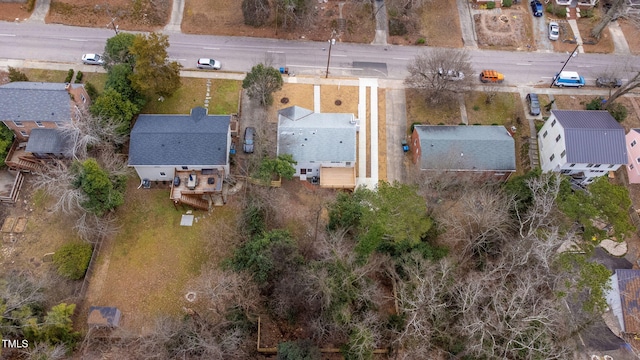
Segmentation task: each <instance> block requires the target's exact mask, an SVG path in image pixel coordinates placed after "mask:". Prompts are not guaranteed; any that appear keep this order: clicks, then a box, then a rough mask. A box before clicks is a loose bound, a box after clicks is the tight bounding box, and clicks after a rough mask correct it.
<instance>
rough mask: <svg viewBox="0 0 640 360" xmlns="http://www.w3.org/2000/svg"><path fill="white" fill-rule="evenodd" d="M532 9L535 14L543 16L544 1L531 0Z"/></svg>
mask: <svg viewBox="0 0 640 360" xmlns="http://www.w3.org/2000/svg"><path fill="white" fill-rule="evenodd" d="M531 10H532V11H533V16H535V17H541V16H542V11H543V10H542V3H541V2H540V1H538V0H532V1H531Z"/></svg>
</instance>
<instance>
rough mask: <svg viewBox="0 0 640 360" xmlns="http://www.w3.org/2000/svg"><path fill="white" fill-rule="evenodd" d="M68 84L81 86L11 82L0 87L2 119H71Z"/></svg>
mask: <svg viewBox="0 0 640 360" xmlns="http://www.w3.org/2000/svg"><path fill="white" fill-rule="evenodd" d="M68 86H69V87H71V88H79V87H81V85H71V84H64V83H43V82H12V83H8V84H5V85H2V86H0V120H2V121H53V122H66V121H71V115H70V113H71V105H70V96H69V88H68Z"/></svg>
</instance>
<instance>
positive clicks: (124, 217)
mask: <svg viewBox="0 0 640 360" xmlns="http://www.w3.org/2000/svg"><path fill="white" fill-rule="evenodd" d="M138 184H139V180H138V179H137V177H135V176H134V177H132V178H131V179H130V181H129V183H128V189H127V193H126V195H125V199H126V200H125V204H124V205H123V206H121V207H120V208H119V209H118V210H117V217H118V219H119V223H120V226H121V227H120V229H119V231H118V234H117V235H116V236H115V238H113V239H110V240H109V241H108V242H107V243H105V246H104V247H103V249H102V251H101V254H100V261H99V262H98V264H97V266H96V268H95V272H94V275H93V277H92V279H91V287H90V289H89V293H88V296H87V298H88V300H87V303H88V304H93V305H95V304H107V305H109V306H117V307H118V308H119V309H120V310H121V311H122V312H123V314H124V317H125V318H126V319H127V320H126V324H125V327H126V328H127V329H128V330H130V331H134V332H145V331H148V330H150V328H151V326H152V325H153V321H154V319H155V318H156V317H157V316H159V315H167V316H179V315H180V314H181V311H182V308H183V307H184V306H188V305H187V304H188V303H187V302H186V300H185V298H184V296H185V294H186V292H188V291H189V290H190V289H187V288H186V284H187V283H188V282H189V280H191V279H193V278H194V277H196V276H198V274H199V273H200V269H201V268H202V265H203V264H205V263H206V262H207V261H208V260H215V261H216V262H219V261H220V260H221V259H222V258H223V257H224V256H227V255H228V249H229V247H230V246H229V243H228V241H229V239H231V238H236V235H235V233H234V232H235V224H236V221H237V220H236V211H235V210H234V208H233V207H232V206H229V205H226V206H223V207H218V208H215V210H213V212H212V213H211V214H208V213H206V212H202V211H195V212H194V214H195V216H196V219H197V221H195V222H194V223H193V226H191V227H187V226H180V219H181V216H182V214H184V212H185V211H184V210H183V209H181V208H179V210H176V208H174V206H173V204H172V202H171V200H169V190H168V189H150V190H144V189H137V186H138Z"/></svg>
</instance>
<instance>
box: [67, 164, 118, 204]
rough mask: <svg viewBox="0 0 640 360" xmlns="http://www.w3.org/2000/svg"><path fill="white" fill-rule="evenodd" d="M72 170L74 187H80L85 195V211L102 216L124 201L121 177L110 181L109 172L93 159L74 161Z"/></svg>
mask: <svg viewBox="0 0 640 360" xmlns="http://www.w3.org/2000/svg"><path fill="white" fill-rule="evenodd" d="M73 171H74V172H75V174H76V178H75V183H74V185H75V187H76V188H79V189H81V190H82V192H83V193H84V195H85V196H86V200H85V201H83V202H82V207H83V208H85V209H86V210H87V211H90V212H92V213H94V214H96V215H98V216H102V215H104V214H105V213H106V212H107V211H110V210H112V209H114V208H116V207H118V206H120V205H122V203H123V202H124V194H123V190H124V189H122V185H123V183H122V179H121V178H116V179H114V181H112V179H111V178H110V177H109V173H108V172H107V171H105V170H104V169H102V167H100V165H99V164H98V162H97V161H96V160H95V159H92V158H89V159H87V160H85V161H84V162H82V163H81V162H74V163H73Z"/></svg>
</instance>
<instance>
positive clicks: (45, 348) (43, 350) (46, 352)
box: [22, 342, 67, 360]
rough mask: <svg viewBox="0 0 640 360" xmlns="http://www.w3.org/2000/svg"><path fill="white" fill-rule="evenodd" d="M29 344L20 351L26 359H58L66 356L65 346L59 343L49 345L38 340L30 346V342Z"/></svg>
mask: <svg viewBox="0 0 640 360" xmlns="http://www.w3.org/2000/svg"><path fill="white" fill-rule="evenodd" d="M29 345H30V346H28V347H27V348H26V349H25V350H23V351H22V352H23V354H24V355H25V358H26V359H28V360H41V359H47V360H60V359H64V358H65V357H66V356H67V348H66V347H65V346H64V345H61V344H58V345H54V346H51V345H48V344H47V343H44V342H40V343H36V344H34V345H33V346H31V344H29Z"/></svg>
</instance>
